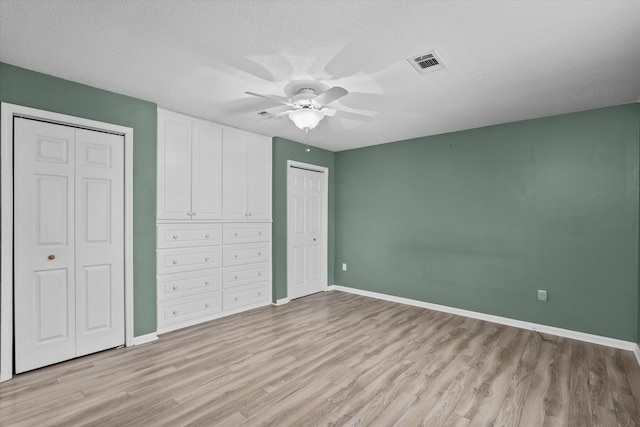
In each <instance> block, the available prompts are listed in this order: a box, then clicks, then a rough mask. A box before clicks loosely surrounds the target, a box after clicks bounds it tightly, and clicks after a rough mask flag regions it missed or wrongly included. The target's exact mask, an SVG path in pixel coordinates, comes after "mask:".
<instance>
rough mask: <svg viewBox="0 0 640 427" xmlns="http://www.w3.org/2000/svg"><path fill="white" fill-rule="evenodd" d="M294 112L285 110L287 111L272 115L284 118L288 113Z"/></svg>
mask: <svg viewBox="0 0 640 427" xmlns="http://www.w3.org/2000/svg"><path fill="white" fill-rule="evenodd" d="M292 111H295V110H287V111H281V112H279V113H274V115H276V116H280V117H284V116H288V115H289V113H290V112H292Z"/></svg>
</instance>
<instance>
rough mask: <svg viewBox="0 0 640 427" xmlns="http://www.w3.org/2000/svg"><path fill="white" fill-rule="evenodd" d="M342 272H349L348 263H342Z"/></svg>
mask: <svg viewBox="0 0 640 427" xmlns="http://www.w3.org/2000/svg"><path fill="white" fill-rule="evenodd" d="M342 271H347V263H346V262H343V263H342Z"/></svg>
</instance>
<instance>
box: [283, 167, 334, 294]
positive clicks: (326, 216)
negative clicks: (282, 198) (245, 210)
mask: <svg viewBox="0 0 640 427" xmlns="http://www.w3.org/2000/svg"><path fill="white" fill-rule="evenodd" d="M292 166H293V167H298V168H303V169H308V170H311V171H317V172H321V173H322V174H323V175H324V189H323V191H322V203H323V209H324V215H323V219H322V227H324V233H323V234H324V236H323V239H322V240H323V242H322V248H321V250H320V253H321V254H322V258H321V261H320V264H321V265H320V271H321V272H322V276H321V277H322V279H321V280H322V289H323V290H325V291H326V290H327V268H328V267H327V259H328V252H329V168H326V167H324V166H318V165H313V164H310V163H303V162H297V161H295V160H287V298H286V302H289V300H290V298H289V295H290V294H291V293H290V292H289V290H290V289H291V282H292V280H291V278H292V277H293V275H294V271H293V266H292V265H290V263H289V250H290V249H291V246H292V245H293V238H292V236H293V232H292V228H293V223H292V222H291V221H290V218H289V204H290V202H291V200H290V195H291V189H290V188H289V183H290V179H289V178H290V173H291V167H292ZM278 301H282V300H278Z"/></svg>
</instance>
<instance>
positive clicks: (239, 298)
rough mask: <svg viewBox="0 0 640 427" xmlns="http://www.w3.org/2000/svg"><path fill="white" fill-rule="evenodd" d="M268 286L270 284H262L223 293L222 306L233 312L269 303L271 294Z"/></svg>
mask: <svg viewBox="0 0 640 427" xmlns="http://www.w3.org/2000/svg"><path fill="white" fill-rule="evenodd" d="M267 285H268V282H261V283H256V284H253V285H249V286H242V287H240V288H236V289H232V290H224V291H222V299H223V303H222V304H223V307H224V309H225V310H231V309H234V308H239V307H243V306H246V305H251V304H256V303H259V302H268V298H269V294H268V292H267Z"/></svg>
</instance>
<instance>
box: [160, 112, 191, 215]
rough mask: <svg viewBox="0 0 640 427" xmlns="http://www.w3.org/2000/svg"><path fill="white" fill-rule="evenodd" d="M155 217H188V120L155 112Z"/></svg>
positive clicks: (189, 206) (189, 190) (189, 163)
mask: <svg viewBox="0 0 640 427" xmlns="http://www.w3.org/2000/svg"><path fill="white" fill-rule="evenodd" d="M158 123H159V124H160V126H159V128H158V150H159V153H158V159H159V164H158V171H159V174H158V176H159V177H160V180H158V219H191V216H190V215H188V212H191V124H190V122H189V121H188V120H182V119H178V118H174V117H164V116H162V115H159V116H158Z"/></svg>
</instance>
